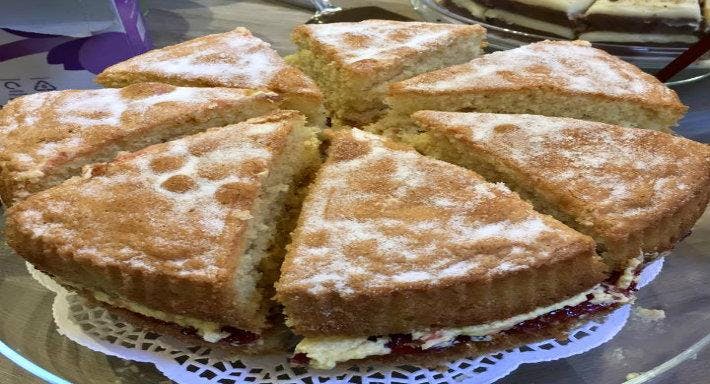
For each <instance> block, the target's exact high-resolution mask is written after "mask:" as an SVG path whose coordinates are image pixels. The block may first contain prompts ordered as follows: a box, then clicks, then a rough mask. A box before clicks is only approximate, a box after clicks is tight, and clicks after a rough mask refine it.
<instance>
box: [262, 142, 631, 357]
mask: <svg viewBox="0 0 710 384" xmlns="http://www.w3.org/2000/svg"><path fill="white" fill-rule="evenodd" d="M395 197H396V198H395ZM503 207H505V208H503ZM449 216H450V217H449ZM447 217H448V218H447ZM452 220H453V221H452ZM442 223H443V224H444V225H443V226H442V225H439V224H442ZM446 223H449V224H446ZM452 223H453V224H452ZM457 233H461V234H462V237H461V238H458V237H457V236H458V235H457ZM464 233H465V234H464ZM511 236H512V237H511ZM292 239H293V240H292V242H291V244H290V245H289V250H288V253H287V256H286V259H285V262H284V264H283V266H282V274H281V277H280V279H279V282H278V283H277V287H276V289H277V295H276V298H277V300H278V301H279V302H280V303H281V304H283V305H284V314H285V316H286V318H287V320H286V324H287V325H288V326H289V327H290V328H291V329H292V330H293V332H294V333H296V334H297V335H300V336H304V339H303V340H302V341H301V342H300V343H299V345H298V346H297V347H296V355H295V356H294V360H293V362H294V363H305V364H310V366H312V367H315V368H320V369H329V368H332V367H334V366H335V365H337V364H341V363H342V364H346V363H352V360H357V359H363V358H368V359H369V358H373V357H374V358H383V359H385V360H391V359H392V358H394V360H397V358H398V357H401V361H406V360H407V359H411V358H413V359H415V360H414V361H417V360H416V359H418V357H417V353H422V352H426V353H425V355H428V352H432V355H429V356H430V357H431V358H432V359H436V358H437V356H438V358H443V357H442V356H448V355H446V354H439V355H437V353H438V352H440V351H441V349H446V348H448V347H452V346H456V348H455V350H452V351H451V352H452V353H458V354H460V353H470V352H472V351H474V350H476V348H477V347H475V346H473V345H469V347H464V346H462V345H464V344H468V343H474V344H475V343H476V342H480V341H490V340H492V338H495V337H498V338H496V342H497V343H498V344H495V345H505V340H508V341H512V342H514V340H519V339H516V338H515V337H512V338H508V337H507V336H506V334H505V332H513V331H512V329H514V328H515V327H516V326H519V327H520V326H522V325H520V324H523V323H524V322H525V321H537V320H540V317H541V316H544V315H546V314H548V313H550V312H553V311H555V310H557V309H559V308H562V307H564V306H572V307H574V306H580V307H579V308H577V309H580V308H582V307H585V306H586V305H589V307H588V308H594V310H597V309H599V310H603V309H608V308H609V307H611V306H615V305H617V304H618V303H619V302H624V301H625V300H628V297H626V296H624V297H620V296H617V295H613V294H611V293H609V292H610V291H609V290H610V289H611V288H609V286H606V285H600V284H601V283H602V281H603V280H604V279H605V276H606V275H605V270H606V266H605V265H604V264H603V263H602V261H601V259H600V258H599V257H598V256H597V255H596V253H595V252H594V242H593V241H592V239H591V238H589V237H587V236H585V235H582V234H580V233H578V232H576V231H573V230H572V229H570V228H568V227H566V226H565V225H563V224H562V223H560V222H558V221H557V220H555V219H553V218H552V217H550V216H546V215H542V214H539V213H537V212H535V211H533V210H532V207H531V205H530V204H529V203H526V202H524V201H522V200H521V199H520V198H519V197H518V196H517V195H515V194H514V193H512V192H510V191H509V190H508V189H507V188H505V187H504V186H502V185H500V184H491V183H487V182H486V181H484V180H483V179H482V178H481V177H480V176H478V175H477V174H475V173H474V172H471V171H468V170H466V169H464V168H461V167H458V166H455V165H452V164H448V163H444V162H441V161H438V160H435V159H431V158H427V157H425V156H422V155H420V154H418V153H416V152H415V151H414V150H413V149H411V148H410V147H408V146H403V145H401V144H397V143H394V142H391V141H389V140H387V139H383V138H381V137H378V136H375V135H371V134H367V133H365V132H363V131H359V130H356V129H353V130H341V131H338V132H336V133H334V138H333V141H332V143H331V146H330V147H329V152H328V159H327V160H326V162H325V164H324V165H323V166H322V167H321V169H320V170H319V172H318V174H317V176H316V180H315V182H314V183H313V184H312V185H311V187H310V193H309V195H308V197H307V198H306V201H305V202H304V206H303V209H302V213H301V216H300V217H299V224H298V225H297V227H296V229H295V231H294V234H293V238H292ZM464 239H465V240H464ZM508 251H510V253H509V252H508ZM434 255H436V256H434ZM468 255H470V256H468ZM518 256H519V257H520V259H518ZM514 259H515V260H517V261H515V260H514ZM523 259H525V260H528V261H525V262H524V263H527V262H529V263H530V264H529V266H530V267H521V266H520V265H519V264H518V263H519V262H523V261H522V260H523ZM479 263H481V264H480V265H479ZM483 265H485V266H483ZM533 265H534V267H533ZM479 267H481V269H480V270H479V269H478V268H479ZM627 288H628V287H627ZM622 296H623V295H622ZM596 305H599V306H598V307H597V306H596ZM580 310H581V309H580ZM582 312H584V313H582ZM589 312H594V311H592V310H590V311H589ZM586 315H590V313H587V312H585V311H584V310H581V312H580V314H577V315H575V316H572V317H574V319H572V320H571V323H574V322H576V321H577V320H578V319H576V317H577V316H582V317H584V316H586ZM535 319H537V320H535ZM565 320H569V319H565ZM552 323H555V322H554V321H552V322H550V324H549V325H550V328H549V329H550V330H552V329H553V328H555V326H554V324H552ZM558 325H559V324H558ZM546 335H548V333H537V334H536V337H540V338H541V337H545V336H546ZM408 345H409V346H410V347H411V348H409V347H408ZM408 348H409V349H408ZM462 348H463V350H462ZM436 351H438V352H436ZM400 354H403V355H406V357H402V356H395V355H400ZM355 363H357V362H355Z"/></svg>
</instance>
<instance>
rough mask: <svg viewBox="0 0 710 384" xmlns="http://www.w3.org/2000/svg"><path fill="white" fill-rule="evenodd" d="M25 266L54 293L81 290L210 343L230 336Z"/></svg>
mask: <svg viewBox="0 0 710 384" xmlns="http://www.w3.org/2000/svg"><path fill="white" fill-rule="evenodd" d="M25 264H26V266H27V270H28V271H29V272H30V274H31V275H32V277H34V278H35V280H37V281H39V283H40V284H42V285H43V286H45V287H46V288H47V289H49V290H52V291H54V292H57V291H58V290H59V289H63V287H65V286H66V287H73V288H75V289H81V290H82V291H86V292H90V293H91V295H92V296H93V298H94V299H96V300H97V301H100V302H103V303H106V304H109V305H111V306H114V307H118V308H123V309H127V310H129V311H131V312H135V313H138V314H140V315H143V316H146V317H152V318H154V319H158V320H161V321H165V322H167V323H174V324H177V325H179V326H181V327H185V328H189V327H192V328H194V329H195V330H196V331H197V334H198V335H199V336H200V337H202V339H203V340H205V341H207V342H210V343H216V342H218V341H220V340H222V339H224V338H226V337H228V336H229V335H230V334H229V332H222V331H221V328H222V325H220V324H219V323H215V322H213V321H206V320H200V319H196V318H194V317H190V316H183V315H178V314H175V313H169V312H163V311H158V310H156V309H153V308H149V307H146V306H145V305H143V304H139V303H136V302H134V301H130V300H126V299H124V298H122V297H111V296H109V295H107V294H105V293H103V292H100V291H95V290H93V289H88V288H84V287H81V286H79V285H77V284H69V283H67V282H65V281H62V280H61V279H58V278H56V277H50V276H48V275H47V274H45V273H43V272H41V271H39V270H38V269H37V268H35V267H34V266H33V265H32V264H30V263H25ZM256 342H257V343H259V342H261V339H259V340H257V341H256Z"/></svg>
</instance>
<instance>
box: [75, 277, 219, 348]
mask: <svg viewBox="0 0 710 384" xmlns="http://www.w3.org/2000/svg"><path fill="white" fill-rule="evenodd" d="M88 291H90V292H91V294H92V295H93V296H94V298H95V299H96V300H98V301H101V302H104V303H106V304H109V305H112V306H114V307H119V308H124V309H127V310H129V311H131V312H135V313H138V314H141V315H143V316H147V317H152V318H154V319H158V320H161V321H165V322H168V323H175V324H177V325H179V326H181V327H186V328H187V327H192V328H195V329H196V330H197V334H198V335H200V337H202V339H203V340H205V341H207V342H210V343H216V342H218V341H220V340H222V339H224V338H225V337H227V336H229V332H222V331H220V329H221V328H222V326H221V325H220V324H218V323H215V322H212V321H205V320H200V319H196V318H194V317H189V316H183V315H178V314H174V313H169V312H163V311H158V310H155V309H152V308H148V307H146V306H145V305H143V304H139V303H136V302H134V301H130V300H126V299H123V298H120V297H111V296H109V295H107V294H105V293H103V292H99V291H93V290H88Z"/></svg>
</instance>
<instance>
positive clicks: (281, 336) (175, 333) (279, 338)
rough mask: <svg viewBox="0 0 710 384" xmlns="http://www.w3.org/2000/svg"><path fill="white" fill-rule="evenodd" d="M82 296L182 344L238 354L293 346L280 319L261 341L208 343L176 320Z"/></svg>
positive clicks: (96, 304)
mask: <svg viewBox="0 0 710 384" xmlns="http://www.w3.org/2000/svg"><path fill="white" fill-rule="evenodd" d="M80 294H81V296H82V298H84V299H85V300H87V301H88V302H90V303H91V304H92V305H95V306H100V307H102V308H104V309H106V310H107V311H109V312H110V313H111V314H113V315H115V316H117V317H118V318H119V319H122V320H123V321H126V322H128V323H130V324H131V325H133V326H134V327H138V328H141V329H143V330H146V331H151V332H155V333H157V334H160V335H166V336H170V337H174V338H176V339H178V340H180V341H182V342H184V343H190V344H191V345H201V346H203V347H205V348H211V349H218V350H220V351H223V352H225V353H228V354H231V353H239V354H243V353H246V354H266V353H284V352H287V351H289V350H292V349H293V346H294V345H295V338H294V335H293V334H292V333H291V331H289V329H288V328H286V326H285V325H284V324H283V319H280V320H277V321H276V324H274V325H273V326H272V327H271V328H269V329H266V330H264V331H263V332H262V333H261V335H260V340H261V341H260V342H255V343H250V344H245V345H229V344H226V343H210V342H208V341H206V340H204V339H203V338H201V337H200V336H199V335H195V334H192V333H186V332H185V328H183V327H181V326H180V325H178V324H175V323H167V322H164V321H161V320H158V319H154V318H152V317H147V316H143V315H140V314H138V313H135V312H132V311H129V310H127V309H123V308H119V307H114V306H112V305H109V304H106V303H104V302H101V301H98V300H96V299H94V298H92V297H91V295H90V294H85V293H80Z"/></svg>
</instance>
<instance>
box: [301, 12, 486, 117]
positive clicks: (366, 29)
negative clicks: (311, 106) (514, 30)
mask: <svg viewBox="0 0 710 384" xmlns="http://www.w3.org/2000/svg"><path fill="white" fill-rule="evenodd" d="M292 40H293V41H294V43H295V44H296V45H297V47H298V51H297V52H296V53H295V54H293V55H291V56H289V57H288V58H287V60H288V61H289V62H290V63H292V64H293V65H295V66H297V67H299V68H301V69H302V70H303V71H304V72H305V73H306V74H308V75H310V76H311V77H312V78H313V79H314V80H315V81H316V83H317V84H318V85H319V86H320V88H321V90H322V91H323V93H324V95H325V104H326V108H327V109H328V110H329V112H330V114H331V115H332V116H331V117H333V118H334V119H336V120H338V121H340V122H342V124H352V125H357V126H360V125H363V124H367V123H371V122H373V121H374V120H375V119H376V118H377V117H379V116H380V115H382V114H383V113H384V109H385V105H384V103H383V98H384V96H385V94H386V92H387V84H389V83H390V82H394V81H399V80H403V79H406V78H410V77H412V76H415V75H418V74H420V73H423V72H428V71H431V70H434V69H438V68H443V67H446V66H449V65H454V64H459V63H463V62H466V61H468V60H470V59H472V58H474V57H478V56H480V55H481V53H482V48H483V47H484V46H485V29H484V28H483V27H481V26H479V25H453V24H434V23H423V22H401V21H391V20H366V21H362V22H358V23H331V24H327V25H320V24H307V25H301V26H298V27H296V28H295V29H294V31H293V33H292Z"/></svg>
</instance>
